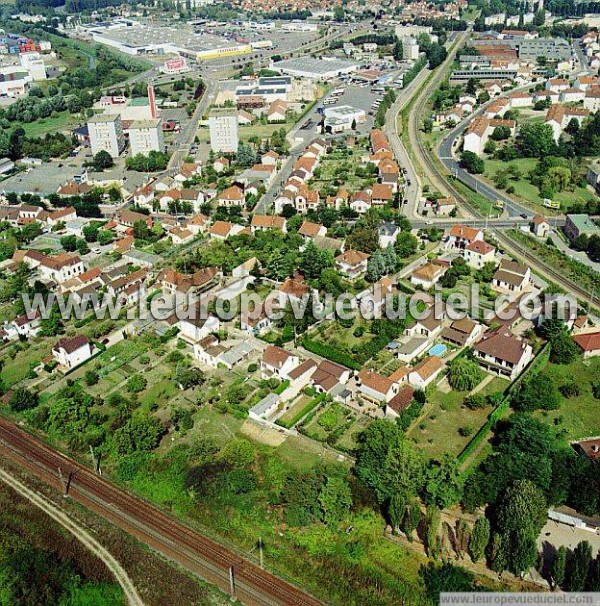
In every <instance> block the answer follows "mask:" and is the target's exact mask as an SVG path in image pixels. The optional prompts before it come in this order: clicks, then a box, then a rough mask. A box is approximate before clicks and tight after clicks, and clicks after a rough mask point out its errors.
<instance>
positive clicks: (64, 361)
mask: <svg viewBox="0 0 600 606" xmlns="http://www.w3.org/2000/svg"><path fill="white" fill-rule="evenodd" d="M92 354H93V350H92V344H91V343H90V341H89V340H88V338H87V337H86V336H85V335H78V336H76V337H72V338H67V337H65V338H64V339H59V340H58V341H57V343H56V345H55V346H54V347H53V348H52V355H53V356H54V359H55V360H56V361H57V362H58V363H59V364H60V365H61V366H62V367H63V368H65V369H67V370H71V369H73V368H75V367H77V366H79V365H80V364H83V363H84V362H85V361H86V360H89V359H90V358H91V357H92Z"/></svg>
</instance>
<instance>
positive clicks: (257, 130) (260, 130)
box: [196, 120, 296, 143]
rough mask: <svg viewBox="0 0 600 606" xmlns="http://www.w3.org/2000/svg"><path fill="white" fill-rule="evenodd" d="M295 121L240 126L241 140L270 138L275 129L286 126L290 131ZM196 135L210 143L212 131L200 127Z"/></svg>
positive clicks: (201, 140)
mask: <svg viewBox="0 0 600 606" xmlns="http://www.w3.org/2000/svg"><path fill="white" fill-rule="evenodd" d="M295 123H296V121H295V120H288V121H287V122H281V123H277V124H252V125H249V126H240V128H239V136H240V141H248V140H249V139H251V138H252V137H260V138H261V139H268V138H270V137H271V136H272V135H273V133H274V132H275V131H278V130H280V129H282V128H284V129H285V131H286V132H289V131H290V130H291V129H292V127H293V126H294V124H295ZM196 136H197V137H198V141H200V143H208V142H209V141H210V131H209V129H208V127H202V128H199V129H198V131H197V133H196Z"/></svg>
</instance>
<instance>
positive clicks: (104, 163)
mask: <svg viewBox="0 0 600 606" xmlns="http://www.w3.org/2000/svg"><path fill="white" fill-rule="evenodd" d="M92 162H93V164H94V170H97V171H98V172H101V171H103V170H104V169H105V168H111V167H112V166H114V164H115V163H114V161H113V159H112V156H111V155H110V154H109V153H108V152H107V151H106V150H105V149H101V150H100V151H99V152H97V153H96V155H95V156H94V158H93V160H92Z"/></svg>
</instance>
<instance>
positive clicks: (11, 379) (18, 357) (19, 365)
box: [2, 337, 58, 388]
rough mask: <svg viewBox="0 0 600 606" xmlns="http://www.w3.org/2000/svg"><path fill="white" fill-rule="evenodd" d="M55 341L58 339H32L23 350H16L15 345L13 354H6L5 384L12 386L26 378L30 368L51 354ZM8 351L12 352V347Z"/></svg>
mask: <svg viewBox="0 0 600 606" xmlns="http://www.w3.org/2000/svg"><path fill="white" fill-rule="evenodd" d="M57 339H58V337H57ZM55 342H56V339H40V340H39V341H37V342H35V341H32V342H31V343H30V344H29V345H25V347H24V349H22V350H21V351H15V350H16V349H17V348H16V347H15V349H14V350H13V351H14V353H13V354H10V353H8V354H7V355H6V356H4V368H3V369H2V380H3V381H4V385H5V386H6V387H7V388H10V387H12V386H13V385H16V384H17V383H20V382H21V381H23V380H24V379H26V378H27V375H28V374H29V369H30V368H31V367H32V366H37V365H38V364H39V363H40V362H41V361H42V359H43V358H45V357H47V356H49V355H50V353H51V352H52V347H53V346H54V343H55ZM17 346H18V344H17ZM13 347H14V346H13ZM7 351H8V352H10V348H9V349H8V350H7Z"/></svg>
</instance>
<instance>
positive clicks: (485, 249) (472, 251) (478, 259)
mask: <svg viewBox="0 0 600 606" xmlns="http://www.w3.org/2000/svg"><path fill="white" fill-rule="evenodd" d="M463 254H464V258H465V261H466V262H467V263H468V265H469V266H470V267H472V268H473V269H481V268H482V267H483V266H484V265H485V264H486V263H493V262H494V255H495V254H496V249H495V248H494V247H493V246H492V245H491V244H488V243H487V242H486V241H485V240H474V241H473V242H471V243H470V244H468V245H467V246H466V247H465V249H464V251H463Z"/></svg>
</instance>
